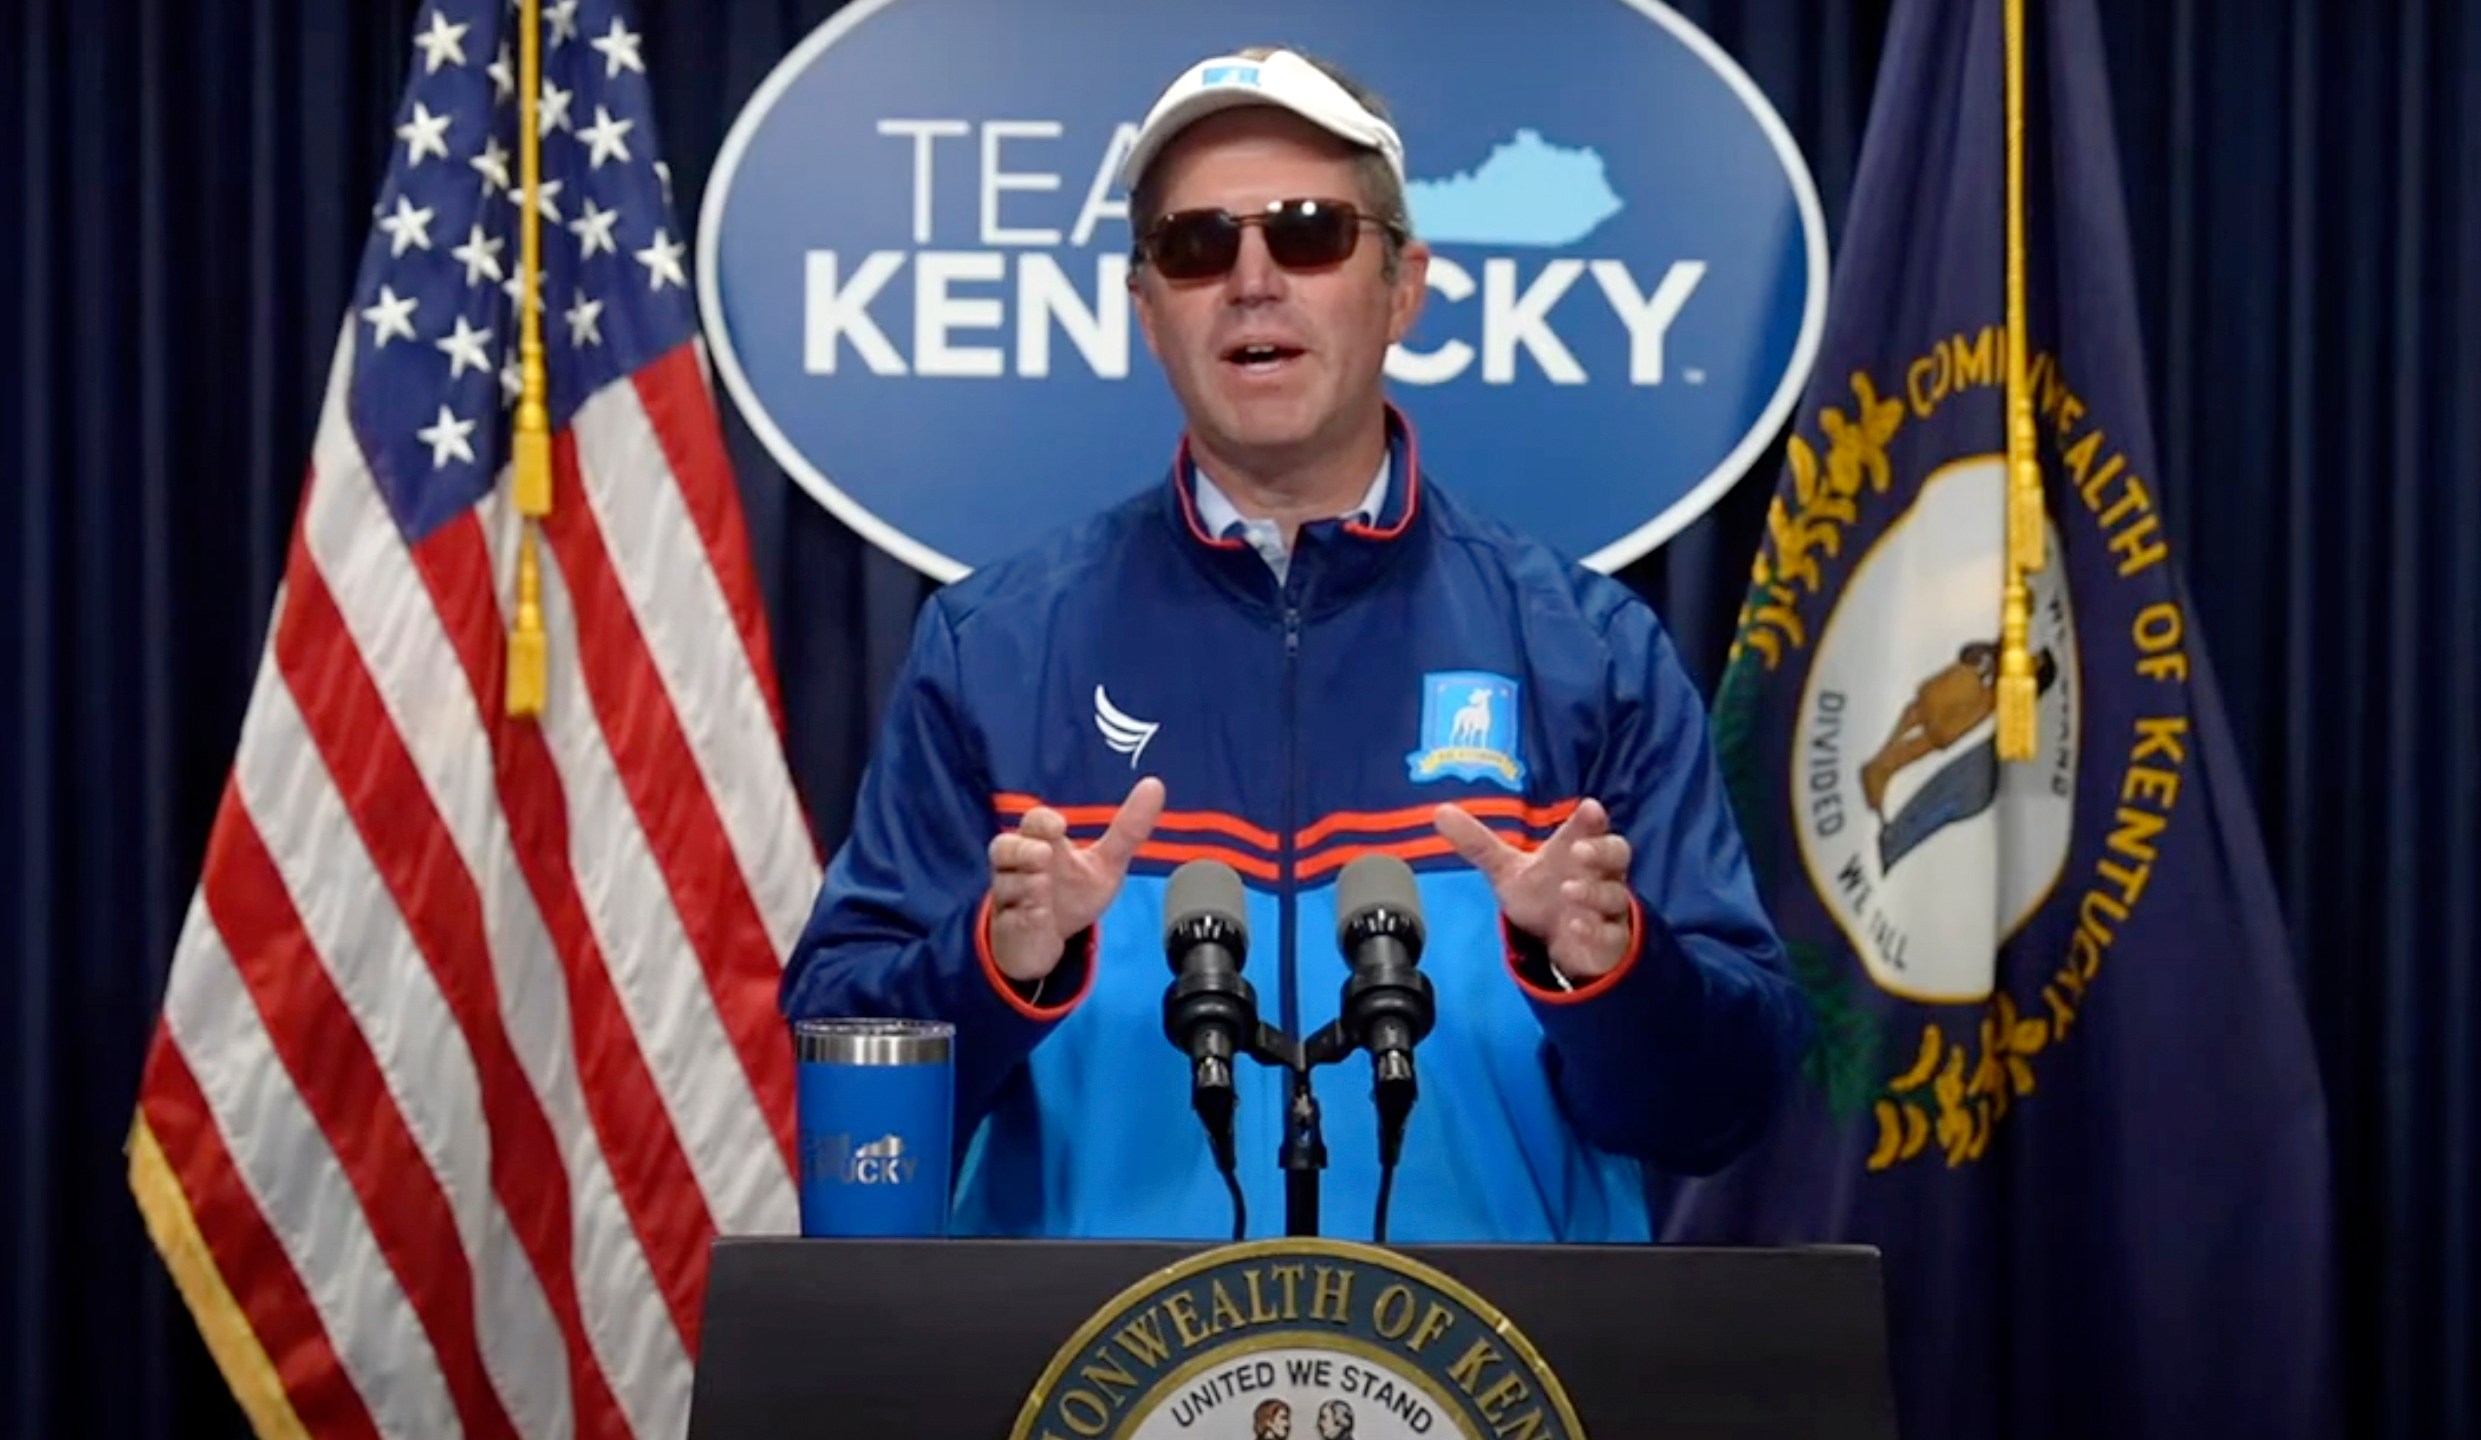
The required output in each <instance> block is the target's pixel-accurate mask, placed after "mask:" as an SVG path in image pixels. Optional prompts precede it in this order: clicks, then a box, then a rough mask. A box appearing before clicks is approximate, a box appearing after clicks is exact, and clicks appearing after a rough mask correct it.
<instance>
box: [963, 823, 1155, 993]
mask: <svg viewBox="0 0 2481 1440" xmlns="http://www.w3.org/2000/svg"><path fill="white" fill-rule="evenodd" d="M1162 818H1163V782H1162V781H1160V780H1157V779H1155V778H1154V777H1153V776H1151V775H1150V776H1147V777H1146V778H1145V779H1143V780H1140V781H1138V782H1137V784H1136V787H1135V788H1133V789H1131V790H1130V791H1129V793H1128V798H1127V799H1126V800H1123V801H1121V802H1120V812H1119V813H1118V814H1116V815H1114V816H1112V817H1111V827H1110V828H1109V829H1107V830H1105V831H1104V832H1103V834H1102V837H1101V838H1100V839H1098V840H1096V841H1095V842H1094V843H1093V844H1091V845H1087V846H1085V847H1083V848H1079V847H1078V846H1075V845H1071V844H1070V843H1069V842H1068V822H1067V821H1066V820H1064V819H1062V818H1060V812H1058V811H1057V810H1053V809H1050V808H1048V807H1037V808H1036V809H1033V810H1029V811H1027V812H1026V815H1025V818H1024V819H1023V820H1020V821H1018V822H1017V828H1016V830H1015V831H1014V832H1013V833H1010V834H1004V835H998V836H994V837H993V838H992V840H991V960H992V962H993V963H995V964H996V965H998V967H999V973H1000V974H1002V975H1005V976H1007V977H1008V978H1009V979H1011V980H1016V981H1020V982H1022V981H1032V980H1039V979H1041V978H1042V977H1043V976H1045V975H1048V974H1050V973H1051V971H1052V969H1053V967H1055V966H1057V965H1058V964H1059V963H1060V957H1061V956H1062V955H1064V954H1066V953H1067V950H1068V941H1069V938H1070V937H1071V936H1073V935H1075V934H1076V933H1077V932H1078V931H1080V930H1083V929H1085V928H1086V927H1088V926H1090V925H1092V924H1093V923H1094V922H1095V921H1096V920H1098V919H1100V918H1102V914H1103V912H1104V911H1105V910H1107V909H1109V908H1110V907H1111V902H1112V898H1113V897H1114V896H1116V895H1118V894H1119V893H1120V882H1121V881H1123V880H1126V879H1127V878H1128V873H1129V860H1130V859H1131V858H1132V857H1133V856H1135V855H1136V854H1137V847H1138V846H1139V845H1141V844H1143V843H1145V839H1146V837H1147V836H1148V835H1150V834H1152V833H1153V831H1154V824H1155V822H1156V821H1157V820H1160V819H1162Z"/></svg>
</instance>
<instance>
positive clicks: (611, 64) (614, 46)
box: [586, 15, 646, 80]
mask: <svg viewBox="0 0 2481 1440" xmlns="http://www.w3.org/2000/svg"><path fill="white" fill-rule="evenodd" d="M640 38H641V37H639V36H636V35H632V34H630V33H629V28H628V27H627V26H625V25H623V24H621V23H620V17H619V16H617V15H615V16H613V17H612V28H611V29H610V30H609V31H608V32H606V33H605V34H604V35H603V37H602V38H601V39H599V40H589V41H587V42H586V43H587V44H588V45H591V46H593V47H594V48H595V49H597V50H599V51H601V52H603V78H604V79H606V80H614V79H618V78H619V76H620V72H621V71H623V70H635V71H636V72H637V73H639V74H640V75H643V74H645V73H646V61H645V60H644V59H643V58H641V57H640V56H639V55H638V50H637V47H638V41H639V39H640Z"/></svg>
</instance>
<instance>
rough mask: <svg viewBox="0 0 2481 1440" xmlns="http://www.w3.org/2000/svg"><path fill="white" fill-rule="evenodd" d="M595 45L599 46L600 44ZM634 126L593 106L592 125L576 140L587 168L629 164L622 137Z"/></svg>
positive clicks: (633, 121) (626, 145)
mask: <svg viewBox="0 0 2481 1440" xmlns="http://www.w3.org/2000/svg"><path fill="white" fill-rule="evenodd" d="M613 23H615V24H617V23H619V22H617V21H615V22H613ZM595 43H597V44H601V43H602V42H601V41H597V42H595ZM636 126H637V122H636V121H635V120H619V119H615V118H613V116H612V112H611V111H610V110H608V109H606V108H604V107H603V106H601V105H597V106H595V107H594V123H593V124H592V125H589V126H587V127H586V128H585V129H583V130H580V131H578V132H577V138H578V139H580V140H583V141H585V142H586V145H587V154H586V159H587V162H588V164H589V166H590V167H591V168H593V169H596V170H600V169H602V168H603V162H604V161H605V160H618V161H619V162H621V163H622V164H624V165H625V164H627V163H629V146H628V142H627V141H625V140H624V139H623V138H622V137H623V136H625V135H627V134H628V133H629V132H630V131H631V130H632V129H634V128H636Z"/></svg>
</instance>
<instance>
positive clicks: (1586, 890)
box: [1432, 800, 1634, 981]
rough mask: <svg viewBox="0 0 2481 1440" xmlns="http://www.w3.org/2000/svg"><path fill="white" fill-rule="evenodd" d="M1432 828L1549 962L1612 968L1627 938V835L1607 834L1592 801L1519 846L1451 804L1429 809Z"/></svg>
mask: <svg viewBox="0 0 2481 1440" xmlns="http://www.w3.org/2000/svg"><path fill="white" fill-rule="evenodd" d="M1432 823H1433V824H1435V825H1436V826H1437V827H1438V832H1439V833H1440V834H1441V835H1444V836H1446V837H1447V843H1448V844H1450V845H1453V846H1455V847H1456V853H1457V854H1459V855H1461V856H1463V857H1464V858H1465V861H1466V863H1468V864H1470V865H1472V867H1473V868H1474V869H1476V870H1479V871H1481V872H1482V875H1483V877H1484V878H1485V879H1487V880H1489V881H1490V888H1491V891H1492V893H1493V894H1495V895H1496V896H1497V897H1498V899H1499V910H1500V913H1502V914H1504V915H1505V916H1507V919H1508V923H1509V924H1510V925H1513V926H1514V927H1516V928H1517V929H1519V930H1522V931H1524V932H1525V933H1526V934H1529V935H1532V936H1533V937H1535V938H1536V939H1538V940H1540V941H1542V942H1543V943H1544V944H1545V945H1547V946H1548V947H1549V948H1550V956H1551V964H1553V965H1554V966H1557V967H1558V969H1559V971H1560V973H1561V974H1563V975H1566V976H1567V977H1568V978H1570V979H1572V980H1580V981H1582V980H1593V979H1597V978H1599V977H1601V976H1604V975H1607V974H1609V973H1611V971H1612V970H1614V969H1616V968H1618V966H1619V963H1620V961H1621V960H1623V959H1625V958H1627V955H1628V948H1629V946H1630V945H1631V944H1632V943H1633V941H1634V937H1633V936H1632V935H1631V934H1630V933H1629V932H1630V926H1631V918H1632V917H1631V912H1632V909H1633V904H1632V901H1631V899H1630V896H1629V891H1628V838H1627V837H1626V836H1624V835H1615V834H1613V833H1611V817H1610V815H1609V813H1608V812H1606V811H1605V810H1604V809H1603V808H1602V803H1601V802H1600V801H1598V800H1585V801H1582V802H1580V803H1579V804H1578V805H1577V807H1576V813H1574V814H1572V815H1570V816H1569V817H1568V818H1567V819H1566V820H1565V821H1563V822H1561V824H1560V827H1559V828H1558V829H1557V830H1555V831H1553V832H1551V838H1550V839H1548V840H1545V841H1543V842H1542V848H1540V849H1538V850H1534V851H1531V852H1527V851H1524V850H1519V849H1517V848H1516V847H1515V846H1513V845H1510V844H1509V843H1508V842H1507V841H1505V840H1502V839H1500V838H1499V837H1498V836H1497V835H1496V834H1494V833H1492V831H1491V829H1490V827H1489V826H1487V825H1484V824H1483V823H1482V822H1481V821H1479V820H1476V819H1474V818H1473V817H1472V816H1471V815H1469V814H1467V813H1465V812H1464V811H1463V810H1461V809H1459V808H1457V807H1456V806H1454V805H1452V804H1450V805H1442V806H1440V807H1439V808H1438V810H1437V812H1436V814H1435V815H1434V816H1433V820H1432Z"/></svg>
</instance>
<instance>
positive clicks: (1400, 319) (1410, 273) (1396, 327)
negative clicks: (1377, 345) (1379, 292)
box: [1387, 240, 1430, 345]
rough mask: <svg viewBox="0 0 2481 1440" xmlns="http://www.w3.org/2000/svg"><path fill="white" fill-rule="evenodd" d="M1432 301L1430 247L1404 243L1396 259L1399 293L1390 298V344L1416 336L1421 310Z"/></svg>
mask: <svg viewBox="0 0 2481 1440" xmlns="http://www.w3.org/2000/svg"><path fill="white" fill-rule="evenodd" d="M1429 298H1430V247H1429V246H1427V245H1425V244H1423V243H1422V242H1421V241H1419V240H1407V241H1406V242H1404V250H1403V253H1402V254H1400V255H1398V256H1397V257H1396V283H1395V290H1394V292H1393V293H1392V294H1390V295H1389V296H1388V297H1387V343H1388V344H1390V345H1393V344H1395V343H1397V342H1398V341H1400V340H1402V339H1403V338H1404V337H1405V336H1407V335H1410V334H1412V333H1413V324H1414V322H1415V321H1417V320H1419V319H1421V307H1422V305H1423V303H1424V302H1425V301H1427V300H1428V299H1429Z"/></svg>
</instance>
